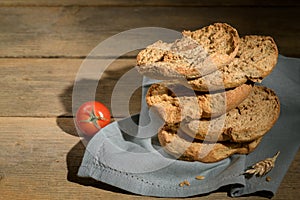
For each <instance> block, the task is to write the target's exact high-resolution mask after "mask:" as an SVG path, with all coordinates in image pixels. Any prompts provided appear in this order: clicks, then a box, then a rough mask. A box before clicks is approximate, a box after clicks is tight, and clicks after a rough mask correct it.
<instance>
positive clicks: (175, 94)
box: [146, 82, 252, 123]
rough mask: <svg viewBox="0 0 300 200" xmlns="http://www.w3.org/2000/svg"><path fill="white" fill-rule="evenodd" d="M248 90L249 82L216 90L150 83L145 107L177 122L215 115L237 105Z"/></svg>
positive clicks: (248, 92) (170, 120)
mask: <svg viewBox="0 0 300 200" xmlns="http://www.w3.org/2000/svg"><path fill="white" fill-rule="evenodd" d="M251 90H252V85H249V84H243V85H241V86H239V87H237V88H234V89H231V90H227V91H223V92H218V93H211V94H210V93H199V92H195V91H193V90H191V89H189V88H186V87H184V86H183V85H180V84H177V83H176V82H161V83H156V84H152V85H151V86H150V88H149V89H148V91H147V94H146V102H147V104H148V106H149V107H152V108H153V109H155V110H156V111H157V113H158V114H159V116H160V117H161V118H162V119H163V120H164V121H165V122H166V123H178V122H181V121H182V120H183V119H189V120H190V119H201V118H209V117H216V116H219V115H222V114H224V113H225V112H227V111H229V110H231V109H233V108H235V107H236V106H237V105H239V104H240V103H241V102H242V101H243V100H244V99H246V98H247V96H248V95H249V94H250V92H251Z"/></svg>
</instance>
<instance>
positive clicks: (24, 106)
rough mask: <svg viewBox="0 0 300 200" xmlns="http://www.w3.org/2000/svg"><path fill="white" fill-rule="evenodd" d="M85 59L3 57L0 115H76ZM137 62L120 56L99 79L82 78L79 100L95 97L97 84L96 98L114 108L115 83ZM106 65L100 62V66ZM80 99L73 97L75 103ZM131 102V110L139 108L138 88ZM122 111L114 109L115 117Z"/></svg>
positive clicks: (118, 101)
mask: <svg viewBox="0 0 300 200" xmlns="http://www.w3.org/2000/svg"><path fill="white" fill-rule="evenodd" d="M99 61H100V60H97V62H99ZM82 62H83V59H0V69H1V70H0V77H1V79H0V86H1V93H0V116H38V117H47V116H59V115H61V116H72V92H73V84H74V81H75V78H76V75H77V73H78V70H79V68H80V66H81V64H82ZM134 65H135V60H134V59H119V60H117V61H116V62H113V63H112V64H111V65H109V66H108V67H107V68H106V69H105V71H104V73H103V75H102V77H99V78H98V79H99V80H98V79H97V78H96V79H95V78H93V79H92V78H91V79H89V78H87V79H82V80H80V81H79V82H78V83H77V84H79V85H80V95H79V96H78V97H77V98H78V99H76V102H81V103H82V102H83V101H85V100H86V99H88V100H93V97H92V96H91V97H89V96H88V95H90V94H94V93H92V92H91V91H90V87H91V86H94V87H97V90H96V100H98V101H101V102H103V103H104V104H105V105H107V106H108V107H109V108H111V95H112V93H113V91H114V86H115V84H116V83H117V82H118V80H119V78H121V77H122V76H123V74H125V73H126V72H127V71H128V70H129V69H132V68H133V67H134ZM103 68H104V67H103V66H99V68H97V69H99V70H103ZM91 77H92V74H91ZM135 81H136V79H135ZM129 82H130V81H129ZM95 85H96V86H95ZM126 92H127V93H128V91H121V92H120V93H119V94H117V96H116V98H114V99H115V101H114V102H115V103H116V104H119V105H123V104H125V103H124V102H125V101H123V99H122V97H123V95H124V93H126ZM76 102H75V100H74V101H73V103H74V104H75V103H76ZM130 102H131V103H130ZM130 102H129V103H130V110H129V111H127V112H129V113H137V112H139V111H140V93H139V92H138V91H137V92H135V93H134V95H133V96H132V99H131V100H130ZM77 104H80V103H77ZM76 106H78V105H76ZM124 106H126V105H124ZM122 113H123V112H121V113H120V112H118V111H114V113H113V114H114V117H122V116H123V115H124V114H122Z"/></svg>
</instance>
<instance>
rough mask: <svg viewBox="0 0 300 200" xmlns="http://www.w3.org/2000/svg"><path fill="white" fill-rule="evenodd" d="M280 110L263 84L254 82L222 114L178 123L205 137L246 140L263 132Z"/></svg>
mask: <svg viewBox="0 0 300 200" xmlns="http://www.w3.org/2000/svg"><path fill="white" fill-rule="evenodd" d="M279 114H280V103H279V98H278V97H277V96H276V94H275V93H274V92H273V91H272V90H271V89H268V88H266V87H264V86H254V88H253V90H252V92H251V94H250V95H249V97H248V98H247V99H245V100H244V101H243V102H242V103H241V104H240V105H238V106H237V107H236V108H234V109H232V110H230V111H229V112H228V113H226V114H225V115H224V116H223V117H218V118H215V119H212V120H191V121H184V122H182V123H181V126H180V128H181V130H182V131H183V132H185V133H186V134H188V135H189V136H191V137H195V138H197V139H200V140H206V141H217V140H218V141H231V142H249V141H253V140H256V139H257V138H260V137H262V136H264V135H265V134H266V133H267V132H268V131H269V130H270V129H271V128H272V126H273V125H274V124H275V122H276V121H277V119H278V117H279Z"/></svg>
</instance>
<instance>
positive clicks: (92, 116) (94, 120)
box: [80, 108, 107, 129]
mask: <svg viewBox="0 0 300 200" xmlns="http://www.w3.org/2000/svg"><path fill="white" fill-rule="evenodd" d="M98 120H105V121H106V120H107V119H106V118H105V117H104V116H103V113H101V112H99V116H96V114H95V110H94V108H93V109H92V110H91V111H90V112H89V118H88V119H87V120H81V121H80V122H88V123H90V122H92V123H93V124H94V126H96V127H97V128H98V129H101V127H100V126H99V124H98V123H97V121H98Z"/></svg>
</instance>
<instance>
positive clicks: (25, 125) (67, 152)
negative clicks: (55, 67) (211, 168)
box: [0, 117, 300, 200]
mask: <svg viewBox="0 0 300 200" xmlns="http://www.w3.org/2000/svg"><path fill="white" fill-rule="evenodd" d="M57 120H63V121H61V124H68V123H70V122H71V121H72V119H71V118H64V119H63V118H59V119H57V118H31V117H27V118H24V117H16V118H15V117H0V132H1V134H0V141H1V143H0V149H1V151H0V177H1V178H0V194H1V197H0V198H1V199H86V198H88V199H108V200H110V199H118V198H120V199H125V200H127V199H128V200H129V199H141V198H142V199H153V198H151V197H140V196H138V195H134V194H130V193H128V192H124V191H122V190H120V189H117V188H114V187H111V186H109V185H106V184H104V183H101V182H96V181H94V180H92V179H82V178H78V177H77V176H76V173H77V171H78V167H79V166H80V163H81V160H82V157H83V154H84V151H85V146H84V145H83V143H82V142H81V141H80V139H79V138H78V137H76V136H74V134H68V133H67V132H64V131H63V130H64V128H62V127H61V125H57V124H58V122H57ZM299 164H300V152H298V154H297V155H296V157H295V160H294V162H293V163H292V165H291V166H290V168H289V171H288V172H287V174H286V176H285V178H284V180H283V182H282V183H281V185H280V187H279V190H278V193H277V194H276V196H275V197H274V198H273V199H274V200H286V199H297V198H298V195H299V192H298V189H299V187H300V185H299V178H300V173H299V169H298V166H299ZM196 198H199V197H196ZM166 199H170V200H171V198H166ZM187 199H195V197H192V198H187ZM201 199H206V200H213V199H221V200H224V199H232V198H230V197H228V196H227V194H226V193H225V192H224V191H223V192H222V191H218V192H217V193H212V194H209V195H206V196H201ZM247 199H249V200H257V199H265V198H263V197H256V196H252V197H247Z"/></svg>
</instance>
